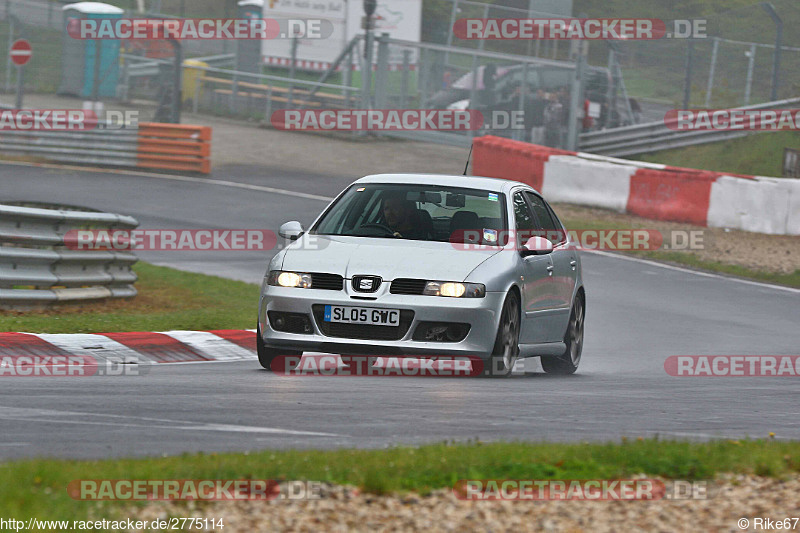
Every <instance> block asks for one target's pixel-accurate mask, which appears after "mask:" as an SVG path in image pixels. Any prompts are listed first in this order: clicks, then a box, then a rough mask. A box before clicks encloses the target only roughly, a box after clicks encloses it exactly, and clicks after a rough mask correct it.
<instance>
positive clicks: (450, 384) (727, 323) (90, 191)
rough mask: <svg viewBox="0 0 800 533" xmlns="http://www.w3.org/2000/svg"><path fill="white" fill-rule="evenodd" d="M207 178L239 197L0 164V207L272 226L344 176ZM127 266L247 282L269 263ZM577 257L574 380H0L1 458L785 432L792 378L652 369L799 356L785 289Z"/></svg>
mask: <svg viewBox="0 0 800 533" xmlns="http://www.w3.org/2000/svg"><path fill="white" fill-rule="evenodd" d="M215 178H216V179H218V180H228V181H231V182H238V183H240V184H245V185H244V187H249V185H247V184H251V185H254V186H255V187H251V188H242V186H241V185H240V186H236V185H232V186H231V185H228V186H225V185H220V184H214V183H211V182H205V181H204V180H203V179H200V180H190V181H181V180H175V179H164V178H155V177H144V176H132V175H126V174H112V173H105V172H82V171H69V170H63V169H58V170H56V169H46V168H37V167H26V166H16V165H0V184H2V185H1V187H0V191H2V192H0V201H8V200H29V201H49V202H53V201H57V202H60V203H64V204H74V205H84V206H89V207H94V208H98V209H104V210H109V211H114V212H119V213H126V214H130V215H133V216H135V217H137V218H138V219H139V221H140V222H141V226H140V227H142V228H196V229H200V228H225V229H239V228H261V229H272V230H277V228H278V226H279V225H280V224H281V223H282V222H285V221H286V220H292V219H297V220H300V221H302V222H303V223H308V222H309V221H310V220H312V219H313V218H314V216H315V215H316V214H317V212H318V211H319V210H320V209H321V208H322V207H324V205H325V201H324V200H321V199H314V198H310V197H307V196H304V195H319V196H332V195H333V194H335V193H336V192H337V191H338V190H339V189H341V188H342V187H343V186H344V185H345V184H346V183H347V181H348V180H347V179H341V178H332V177H329V176H328V177H325V176H308V175H289V174H287V173H285V172H284V173H280V174H277V173H275V174H273V173H270V172H269V171H265V170H260V171H256V169H252V168H243V167H242V168H235V167H232V168H227V169H223V170H217V171H216V172H215ZM270 187H271V188H279V189H284V190H285V191H284V192H276V191H274V190H269V188H270ZM298 194H299V195H298ZM139 255H140V257H141V258H142V259H143V260H146V261H150V262H154V263H158V264H167V265H170V266H174V267H177V268H183V269H187V270H193V271H199V272H206V273H209V274H217V275H223V276H229V277H232V278H236V279H242V280H246V281H252V282H258V281H260V279H261V277H262V275H263V272H264V269H265V266H266V262H267V260H268V258H269V256H270V255H271V253H270V254H266V255H264V254H262V253H259V252H237V253H230V252H227V253H207V252H185V253H178V252H141V253H140V254H139ZM583 260H584V277H585V280H586V288H587V298H588V305H587V321H586V328H587V329H586V344H585V347H584V353H583V361H582V363H581V368H580V370H579V373H578V374H577V375H575V376H569V377H553V376H547V375H544V374H542V373H541V372H529V373H526V374H524V375H518V376H513V377H511V378H509V379H505V380H485V379H469V378H449V379H444V378H413V377H402V378H401V377H383V378H381V377H358V378H342V377H305V378H299V377H281V376H276V375H273V374H272V373H270V372H267V371H263V370H261V369H260V368H259V367H258V364H257V363H256V362H254V361H253V362H232V363H199V364H174V365H173V364H170V365H156V366H155V368H153V369H151V370H150V372H149V373H147V374H146V375H144V376H140V377H87V378H1V379H2V380H3V381H2V387H0V428H2V429H1V430H0V458H16V457H30V456H57V457H86V458H97V457H114V456H133V455H161V454H178V453H181V452H186V451H200V450H202V451H205V452H211V451H224V450H231V451H233V450H255V449H263V448H333V447H340V446H355V447H376V448H378V447H385V446H390V445H395V444H423V443H431V442H440V441H443V440H451V439H455V440H467V439H474V438H479V439H481V440H483V441H490V440H500V439H502V440H554V441H599V440H616V439H619V438H620V437H621V436H623V435H624V436H628V437H629V438H634V437H637V436H653V435H659V436H660V437H662V438H686V439H708V438H716V437H747V436H750V437H765V436H767V434H768V433H769V432H774V433H775V434H776V435H777V438H779V439H782V438H787V439H799V438H800V425H798V424H797V420H798V414H800V402H799V401H798V399H800V391H799V390H798V378H791V377H773V378H768V377H764V378H745V377H740V378H677V377H671V376H669V375H667V374H666V372H665V371H664V367H663V364H664V360H665V358H667V357H668V356H670V355H718V354H731V355H732V354H735V355H765V354H766V355H796V354H798V346H800V328H798V327H797V326H798V317H800V291H793V290H789V289H781V288H774V287H770V286H766V285H761V284H757V283H751V282H744V281H740V280H734V279H728V278H724V277H720V276H714V275H707V274H701V273H695V272H691V271H687V270H684V269H677V268H673V267H665V266H660V265H657V264H655V263H648V262H642V261H635V260H630V259H626V258H621V257H618V256H612V255H599V254H589V253H585V254H583ZM255 290H257V289H255V288H254V291H255ZM255 315H256V309H255V308H254V309H253V320H254V322H255Z"/></svg>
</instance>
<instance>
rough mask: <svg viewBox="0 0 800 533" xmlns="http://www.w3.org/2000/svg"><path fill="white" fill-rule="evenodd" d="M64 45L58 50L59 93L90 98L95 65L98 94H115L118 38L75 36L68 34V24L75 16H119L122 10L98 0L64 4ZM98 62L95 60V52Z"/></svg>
mask: <svg viewBox="0 0 800 533" xmlns="http://www.w3.org/2000/svg"><path fill="white" fill-rule="evenodd" d="M62 9H63V11H64V36H63V39H64V41H63V42H64V45H63V47H62V53H61V84H60V86H59V88H58V94H69V95H73V96H81V97H83V98H89V97H91V96H92V94H93V92H94V91H93V89H94V78H95V68H96V67H99V68H98V73H97V74H98V79H99V83H98V91H97V95H98V96H99V97H114V96H116V95H117V84H118V82H119V50H120V42H119V40H118V39H96V40H95V39H85V40H84V39H74V38H72V37H70V35H69V27H70V24H72V25H74V24H75V23H76V19H109V18H110V19H120V18H122V16H123V14H124V13H125V11H124V10H122V9H120V8H118V7H115V6H112V5H109V4H103V3H101V2H78V3H75V4H69V5H66V6H64V7H63V8H62ZM98 53H99V54H100V55H99V58H100V64H99V65H96V64H95V58H96V57H97V56H96V54H98Z"/></svg>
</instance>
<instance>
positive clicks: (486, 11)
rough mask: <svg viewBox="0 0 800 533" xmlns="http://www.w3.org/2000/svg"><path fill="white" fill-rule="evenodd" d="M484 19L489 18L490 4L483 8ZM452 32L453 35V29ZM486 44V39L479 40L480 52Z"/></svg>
mask: <svg viewBox="0 0 800 533" xmlns="http://www.w3.org/2000/svg"><path fill="white" fill-rule="evenodd" d="M483 18H484V19H488V18H489V4H484V6H483ZM450 32H451V33H452V32H453V30H452V29H451V30H450ZM485 43H486V39H479V40H478V50H483V47H484V44H485Z"/></svg>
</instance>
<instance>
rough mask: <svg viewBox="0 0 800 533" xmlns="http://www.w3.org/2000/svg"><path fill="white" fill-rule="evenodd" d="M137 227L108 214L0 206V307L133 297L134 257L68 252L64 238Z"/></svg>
mask: <svg viewBox="0 0 800 533" xmlns="http://www.w3.org/2000/svg"><path fill="white" fill-rule="evenodd" d="M138 225H139V222H138V221H137V220H136V219H135V218H132V217H129V216H123V215H117V214H113V213H101V212H85V211H70V210H64V209H43V208H37V207H21V206H16V205H5V204H0V307H4V308H11V309H27V308H33V307H41V306H45V305H48V304H51V303H54V302H67V301H80V300H98V299H105V298H132V297H134V296H136V289H135V288H134V286H133V283H134V282H135V281H136V274H135V273H134V272H133V271H132V270H131V265H133V264H134V263H135V262H136V261H137V260H138V259H137V258H136V256H135V255H134V254H132V253H129V252H115V251H89V250H86V251H84V250H73V249H69V248H68V247H67V245H66V243H65V237H66V236H68V235H70V234H69V232H70V230H77V229H88V228H102V229H109V230H113V229H133V228H135V227H137V226H138Z"/></svg>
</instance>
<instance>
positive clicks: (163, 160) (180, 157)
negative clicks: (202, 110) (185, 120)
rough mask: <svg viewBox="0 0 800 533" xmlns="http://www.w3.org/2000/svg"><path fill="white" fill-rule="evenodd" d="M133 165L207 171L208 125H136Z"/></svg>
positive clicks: (209, 169) (144, 123)
mask: <svg viewBox="0 0 800 533" xmlns="http://www.w3.org/2000/svg"><path fill="white" fill-rule="evenodd" d="M138 140H139V142H138V147H137V150H136V151H137V154H136V156H137V163H136V166H137V167H142V168H159V169H168V170H183V171H186V172H202V173H203V174H208V173H210V172H211V128H210V127H209V126H187V125H184V124H159V123H155V122H142V123H140V124H139V133H138Z"/></svg>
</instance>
